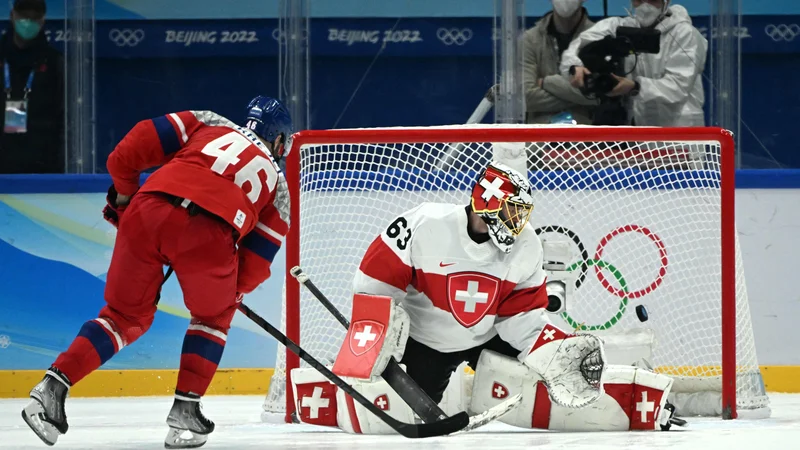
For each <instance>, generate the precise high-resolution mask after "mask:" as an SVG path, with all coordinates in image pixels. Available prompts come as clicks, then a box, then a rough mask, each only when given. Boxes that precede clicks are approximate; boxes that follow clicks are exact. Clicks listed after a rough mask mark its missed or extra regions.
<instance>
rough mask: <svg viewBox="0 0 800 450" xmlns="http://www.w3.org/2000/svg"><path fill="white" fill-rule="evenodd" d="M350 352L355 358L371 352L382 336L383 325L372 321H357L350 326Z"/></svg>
mask: <svg viewBox="0 0 800 450" xmlns="http://www.w3.org/2000/svg"><path fill="white" fill-rule="evenodd" d="M351 328H352V332H351V333H350V351H351V352H353V354H354V355H356V356H361V355H363V354H364V353H367V352H368V351H370V350H372V347H374V346H375V344H376V343H377V342H378V341H379V340H380V338H381V336H383V330H384V328H385V327H384V325H383V324H382V323H380V322H376V321H374V320H359V321H358V322H355V323H354V324H353V325H352V327H351Z"/></svg>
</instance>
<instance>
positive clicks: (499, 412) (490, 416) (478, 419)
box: [450, 394, 522, 436]
mask: <svg viewBox="0 0 800 450" xmlns="http://www.w3.org/2000/svg"><path fill="white" fill-rule="evenodd" d="M520 403H522V394H515V395H513V396H511V397H509V398H507V399H506V400H505V401H504V402H503V403H500V404H499V405H497V406H493V407H491V408H489V409H488V410H486V411H484V412H482V413H480V414H476V415H474V416H470V417H469V425H467V426H466V427H464V428H463V429H462V430H459V431H457V432H455V433H453V434H451V435H450V436H455V435H458V434H461V433H465V432H467V431H472V430H474V429H476V428H480V427H482V426H484V425H486V424H487V423H489V422H493V421H495V420H497V419H499V418H501V417H503V416H505V415H506V414H508V413H510V412H511V411H513V410H514V409H516V408H517V406H519V404H520Z"/></svg>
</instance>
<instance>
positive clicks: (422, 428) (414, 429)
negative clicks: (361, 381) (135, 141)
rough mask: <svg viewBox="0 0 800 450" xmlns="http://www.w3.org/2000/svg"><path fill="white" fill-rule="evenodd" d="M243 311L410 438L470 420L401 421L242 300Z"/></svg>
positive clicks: (441, 431) (441, 433) (460, 417)
mask: <svg viewBox="0 0 800 450" xmlns="http://www.w3.org/2000/svg"><path fill="white" fill-rule="evenodd" d="M239 311H241V312H242V314H244V315H245V316H247V318H248V319H250V320H252V321H253V322H254V323H255V324H256V325H258V326H259V327H261V328H262V329H263V330H264V331H266V332H267V333H269V334H270V335H271V336H272V337H274V338H275V339H276V340H277V341H278V342H280V343H281V344H282V345H283V346H285V347H286V348H288V349H289V350H290V351H292V353H294V354H296V355H297V356H299V357H300V358H301V359H302V360H303V361H305V362H306V363H308V365H310V366H311V367H313V368H314V369H316V370H317V371H318V372H319V373H320V374H322V376H324V377H325V378H327V379H328V380H330V382H331V383H333V384H335V385H336V386H338V387H339V389H341V390H343V391H344V392H345V393H346V394H348V395H349V396H350V397H352V398H353V400H355V401H357V402H358V403H359V404H360V405H361V406H363V407H364V408H366V409H367V410H368V411H369V412H371V413H372V414H374V415H375V416H376V417H378V418H379V419H381V420H382V421H384V422H385V423H386V424H387V425H389V426H390V427H392V429H394V430H395V431H397V432H398V433H400V434H401V435H403V436H405V437H407V438H426V437H434V436H444V435H446V434H451V433H455V432H457V431H459V430H462V429H464V428H465V427H467V426H468V425H469V424H470V418H469V415H467V413H465V412H460V413H458V414H456V415H454V416H452V417H448V418H446V419H444V420H439V421H437V422H433V423H423V424H410V423H404V422H400V421H399V420H396V419H395V418H393V417H391V416H390V415H388V414H386V413H385V412H383V410H381V409H380V408H378V407H377V406H375V405H374V404H372V402H371V401H369V400H367V398H366V397H364V396H363V395H361V393H360V392H358V391H357V390H355V389H354V388H353V387H352V386H350V385H349V384H347V383H346V382H345V381H344V380H342V379H341V378H339V377H338V376H337V375H336V374H334V373H333V372H331V371H330V369H328V368H327V367H325V365H324V364H322V363H321V362H319V361H317V360H316V359H315V358H314V357H313V356H311V355H309V354H308V353H306V351H305V350H303V349H302V348H301V347H300V346H299V345H297V344H295V343H294V341H292V340H291V339H289V338H288V337H286V335H285V334H283V333H281V331H280V330H278V329H277V328H275V327H274V326H272V325H271V324H270V323H269V322H267V321H266V320H264V318H263V317H261V316H259V315H258V314H256V313H255V312H254V311H253V310H252V309H250V308H249V307H248V306H247V305H245V304H244V303H239Z"/></svg>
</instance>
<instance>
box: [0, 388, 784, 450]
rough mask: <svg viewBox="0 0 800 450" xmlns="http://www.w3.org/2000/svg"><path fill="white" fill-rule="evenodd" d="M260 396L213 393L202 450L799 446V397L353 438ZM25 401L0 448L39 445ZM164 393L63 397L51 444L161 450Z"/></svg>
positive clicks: (0, 428) (4, 417)
mask: <svg viewBox="0 0 800 450" xmlns="http://www.w3.org/2000/svg"><path fill="white" fill-rule="evenodd" d="M263 400H264V398H263V396H231V397H227V396H225V397H223V396H213V397H207V398H206V399H204V401H203V405H204V409H203V410H204V411H205V413H206V415H207V416H208V417H209V418H210V419H212V420H214V421H215V422H216V423H217V430H216V431H215V432H214V433H213V434H211V436H210V437H209V441H208V444H206V445H205V447H203V448H204V449H205V448H208V449H251V448H252V449H256V448H258V449H297V448H313V449H341V450H351V449H352V450H357V449H364V450H375V448H376V447H379V448H380V450H395V449H402V450H409V449H412V448H419V449H426V450H427V449H433V450H464V449H469V448H476V449H480V450H489V449H510V448H526V449H529V448H554V449H569V450H576V449H590V448H591V449H598V450H599V449H615V450H618V449H622V448H630V449H654V448H656V449H660V448H665V449H666V448H669V449H694V448H696V449H702V450H715V449H725V450H731V449H747V450H763V449H769V448H787V449H790V448H800V443H799V442H800V394H772V395H770V400H771V404H772V405H771V406H772V418H770V419H764V420H751V421H748V420H735V421H722V420H719V419H690V427H689V428H688V429H687V430H686V431H677V432H668V433H661V432H658V433H657V432H636V433H551V432H543V431H530V430H520V429H517V428H512V427H510V426H505V425H503V424H490V425H488V426H486V427H484V428H481V429H480V430H478V431H474V432H471V433H465V434H462V435H458V436H453V437H440V438H434V439H424V440H411V439H406V438H403V437H400V436H353V435H348V434H345V433H342V432H338V431H335V430H327V429H323V428H317V427H312V426H304V425H284V424H281V425H275V424H265V423H263V422H261V419H260V412H261V411H260V410H261V402H262V401H263ZM25 402H26V400H23V399H9V400H0V449H15V450H23V449H44V448H47V446H46V445H45V444H44V443H42V442H41V441H40V440H39V438H38V437H36V435H34V434H33V432H32V431H30V429H28V427H27V425H25V423H24V422H23V421H22V418H21V417H20V410H21V409H22V407H23V405H24V404H25ZM171 404H172V399H171V398H168V397H140V398H103V399H86V398H73V399H68V400H67V416H68V417H69V424H70V430H69V433H67V434H66V435H65V436H61V438H60V439H59V441H58V443H57V444H56V446H55V447H54V448H55V449H63V450H67V449H81V450H85V449H155V448H163V439H164V436H165V435H166V432H167V426H166V424H165V423H164V419H165V418H166V415H167V412H168V410H169V408H170V406H171Z"/></svg>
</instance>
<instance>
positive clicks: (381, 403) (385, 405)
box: [372, 394, 389, 411]
mask: <svg viewBox="0 0 800 450" xmlns="http://www.w3.org/2000/svg"><path fill="white" fill-rule="evenodd" d="M372 403H373V404H374V405H375V406H377V407H378V409H380V410H381V411H388V410H389V397H387V396H386V394H383V395H379V396H378V397H376V398H375V401H374V402H372Z"/></svg>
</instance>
